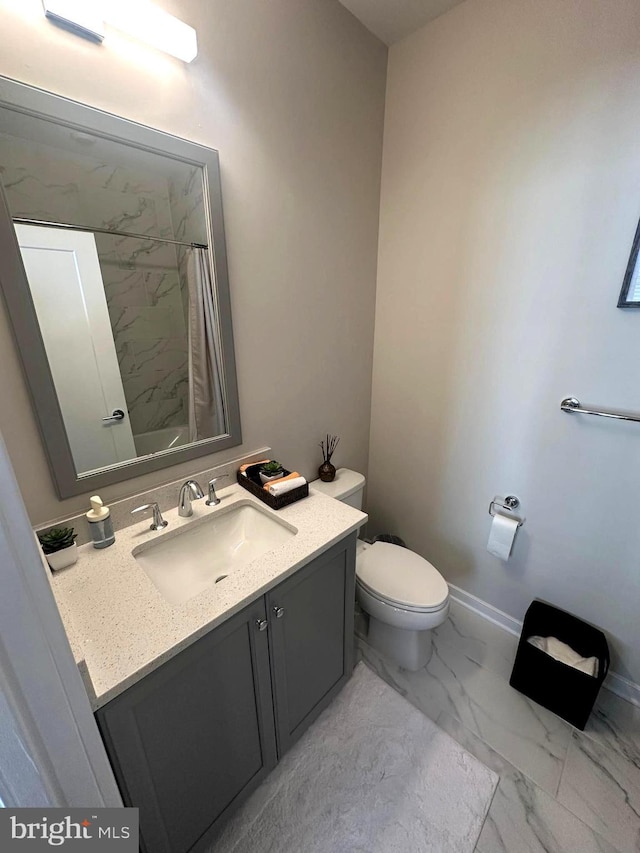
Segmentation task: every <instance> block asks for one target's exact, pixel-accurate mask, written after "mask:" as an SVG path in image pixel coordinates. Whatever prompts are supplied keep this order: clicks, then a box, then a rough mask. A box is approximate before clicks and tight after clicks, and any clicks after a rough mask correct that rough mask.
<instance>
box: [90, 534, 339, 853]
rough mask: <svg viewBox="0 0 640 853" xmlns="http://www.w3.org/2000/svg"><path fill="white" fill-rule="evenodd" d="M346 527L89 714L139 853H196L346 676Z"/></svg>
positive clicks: (326, 702)
mask: <svg viewBox="0 0 640 853" xmlns="http://www.w3.org/2000/svg"><path fill="white" fill-rule="evenodd" d="M354 583H355V534H354V535H352V536H349V537H347V538H345V539H343V540H342V541H341V542H339V543H338V544H337V545H334V546H333V547H332V548H331V549H329V550H328V551H327V552H325V553H324V554H322V555H320V556H319V557H317V558H316V559H315V560H313V561H312V562H311V563H309V565H307V566H305V567H303V568H302V569H300V570H299V571H297V572H296V573H295V574H293V575H292V576H291V577H289V578H287V580H285V581H283V582H282V583H281V584H279V585H278V586H277V587H275V588H274V589H273V590H272V591H270V592H269V593H268V594H267V595H266V596H263V597H261V598H259V599H258V600H257V601H256V602H254V603H253V604H251V605H249V606H248V607H246V608H245V609H244V610H242V611H241V612H240V613H237V614H236V615H235V616H232V617H231V618H230V619H228V620H227V621H226V622H224V623H223V624H222V625H220V626H219V627H218V628H214V629H213V630H211V631H210V632H209V633H208V634H205V635H204V636H203V637H202V638H201V639H199V640H197V641H196V642H195V643H193V645H191V646H189V647H188V648H186V649H185V650H184V651H182V652H180V653H179V654H178V655H176V656H175V657H174V658H172V659H171V660H169V661H167V662H166V663H165V664H163V665H162V666H160V667H159V668H158V669H156V670H154V671H153V672H151V673H150V674H149V675H147V676H146V677H144V678H143V679H141V680H140V681H139V682H137V683H136V684H134V685H133V686H132V687H130V688H129V689H128V690H126V691H125V692H124V693H122V694H121V695H120V696H117V697H116V698H115V699H113V700H112V701H111V702H109V703H108V704H107V705H105V706H104V707H103V708H101V709H99V710H98V711H97V712H96V717H97V720H98V725H99V726H100V730H101V732H102V736H103V739H104V742H105V745H106V747H107V752H108V753H109V757H110V759H111V763H112V765H113V768H114V772H115V774H116V778H117V780H118V784H119V786H120V790H121V792H122V796H123V799H124V801H125V804H126V805H132V806H137V807H139V808H140V830H141V848H142V850H144V851H146V853H187V851H193V853H195V851H200V850H204V849H206V847H207V845H208V843H209V842H210V840H211V839H212V838H213V837H214V836H215V834H216V832H217V831H218V829H219V828H220V827H221V826H222V824H223V823H224V822H225V820H226V818H227V817H228V816H229V815H230V814H231V813H232V812H233V811H234V810H235V808H237V806H238V805H239V804H240V802H242V800H243V799H244V798H245V797H246V796H247V795H248V794H249V793H250V792H251V791H252V790H253V789H254V788H255V787H257V785H258V784H259V783H260V782H261V781H262V779H263V778H264V777H265V776H266V775H267V774H268V773H269V771H270V770H271V769H272V768H273V767H274V766H275V764H276V763H277V760H278V758H279V757H280V756H282V755H283V754H284V752H285V751H286V750H287V749H288V748H289V746H291V744H292V743H293V742H294V741H295V740H297V738H298V737H300V735H301V734H302V732H303V731H304V730H305V729H306V728H307V726H308V725H309V724H310V723H311V722H312V721H313V720H314V719H315V718H316V717H317V716H318V714H319V713H320V712H321V711H322V710H323V708H325V707H326V706H327V705H328V704H329V703H330V702H331V700H332V699H333V697H334V696H335V695H336V693H338V691H339V690H340V688H341V687H342V685H343V684H344V683H345V682H346V681H347V680H348V679H349V677H350V676H351V672H352V669H353V601H354Z"/></svg>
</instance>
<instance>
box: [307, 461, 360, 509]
mask: <svg viewBox="0 0 640 853" xmlns="http://www.w3.org/2000/svg"><path fill="white" fill-rule="evenodd" d="M364 484H365V477H364V474H359V473H358V472H357V471H352V470H351V469H350V468H338V470H337V471H336V478H335V480H333V482H331V483H323V482H322V480H313V481H312V482H311V483H310V486H311V488H312V489H316V490H317V491H318V492H322V493H323V494H325V495H328V496H329V497H330V498H335V499H336V500H338V501H342V502H343V503H345V504H349V506H352V507H355V509H360V510H361V509H362V494H363V492H364Z"/></svg>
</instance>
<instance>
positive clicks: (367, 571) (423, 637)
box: [311, 468, 449, 671]
mask: <svg viewBox="0 0 640 853" xmlns="http://www.w3.org/2000/svg"><path fill="white" fill-rule="evenodd" d="M364 483H365V478H364V476H363V475H362V474H358V473H357V472H355V471H350V470H349V469H348V468H340V469H338V471H337V472H336V478H335V480H334V481H333V482H331V483H322V482H321V481H320V480H315V481H314V482H312V483H311V487H312V488H313V489H316V490H317V491H321V492H323V493H324V494H328V495H330V496H331V497H334V498H336V499H337V500H342V501H344V502H345V503H348V504H349V505H350V506H354V507H356V508H357V509H361V508H362V493H363V490H364ZM356 598H357V600H358V602H359V604H360V606H361V607H362V609H363V610H364V611H365V613H367V614H368V615H369V633H368V636H367V642H368V643H369V644H370V645H371V646H372V647H373V648H374V649H376V650H377V651H379V652H381V653H382V654H383V655H384V656H385V657H387V658H389V659H390V660H392V661H394V662H395V663H397V664H398V665H399V666H401V667H403V668H404V669H408V670H412V671H415V670H418V669H421V668H422V667H423V666H425V665H426V664H427V662H428V660H429V656H430V654H431V631H432V629H433V628H437V626H438V625H441V624H442V623H443V622H444V621H445V620H446V618H447V615H448V613H449V587H448V586H447V582H446V581H445V579H444V578H443V577H442V575H441V574H440V572H439V571H438V570H437V569H436V568H435V566H432V565H431V563H429V562H428V561H427V560H425V559H424V558H423V557H421V556H420V555H419V554H416V553H415V552H414V551H410V550H409V549H408V548H403V547H401V546H400V545H392V544H390V543H388V542H374V543H373V544H369V543H366V542H362V541H360V540H359V541H358V546H357V551H356Z"/></svg>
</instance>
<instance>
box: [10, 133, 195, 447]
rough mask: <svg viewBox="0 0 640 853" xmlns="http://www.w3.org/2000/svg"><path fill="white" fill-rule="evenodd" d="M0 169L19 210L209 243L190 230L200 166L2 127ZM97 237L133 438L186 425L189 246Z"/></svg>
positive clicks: (13, 208) (27, 214) (14, 210)
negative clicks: (69, 145) (82, 146)
mask: <svg viewBox="0 0 640 853" xmlns="http://www.w3.org/2000/svg"><path fill="white" fill-rule="evenodd" d="M0 168H2V181H3V185H4V188H5V192H6V194H7V200H8V203H9V207H10V209H11V213H12V215H13V216H22V217H28V218H33V219H42V220H49V221H56V222H66V223H71V224H76V225H82V226H87V227H100V228H109V229H115V230H120V231H128V232H134V233H139V234H149V235H153V236H160V237H168V238H171V239H174V238H175V239H183V238H184V239H188V240H196V239H197V240H201V241H202V242H206V234H203V235H202V237H200V236H199V235H196V236H192V235H191V234H190V233H189V232H190V231H192V230H193V229H194V227H195V217H196V216H198V217H199V221H200V222H201V223H203V226H202V227H203V228H205V226H204V222H205V220H204V215H203V203H202V188H201V186H200V187H199V193H195V194H193V195H189V192H190V189H191V188H192V185H195V184H197V181H198V178H199V175H198V170H189V174H188V178H187V179H186V180H183V181H182V182H179V181H177V180H176V179H175V178H172V177H169V178H168V177H165V176H163V175H160V174H154V173H151V172H144V171H143V170H141V169H140V168H139V167H138V166H137V165H136V166H135V168H127V167H125V166H122V165H117V166H116V165H113V164H109V163H106V162H100V161H99V160H97V159H94V158H93V157H91V156H90V155H88V154H87V155H81V154H79V153H77V152H74V153H71V152H67V151H64V150H61V149H57V148H55V147H53V146H50V145H40V144H36V143H31V142H26V141H25V140H23V139H16V138H14V137H11V136H7V135H1V134H0ZM95 237H96V245H97V248H98V255H99V258H100V265H101V269H102V277H103V282H104V287H105V293H106V298H107V304H108V308H109V314H110V318H111V325H112V328H113V335H114V340H115V344H116V351H117V355H118V361H119V363H120V371H121V374H122V380H123V386H124V392H125V397H126V400H127V406H128V409H129V416H130V421H131V428H132V430H133V433H134V438H135V437H136V436H137V435H140V434H144V433H148V432H151V431H155V430H158V429H162V428H175V427H180V426H186V424H187V422H188V403H187V394H188V353H187V327H186V316H187V313H186V308H187V300H188V288H187V286H186V279H185V276H184V267H185V264H184V258H185V256H186V255H187V254H188V250H187V251H185V250H180V256H179V255H178V251H177V248H178V247H175V246H171V245H166V244H163V243H158V242H154V241H153V240H146V239H145V240H140V239H134V238H128V237H124V238H123V237H115V236H110V235H101V234H96V235H95ZM158 449H159V448H158Z"/></svg>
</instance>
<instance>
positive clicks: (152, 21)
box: [42, 0, 198, 62]
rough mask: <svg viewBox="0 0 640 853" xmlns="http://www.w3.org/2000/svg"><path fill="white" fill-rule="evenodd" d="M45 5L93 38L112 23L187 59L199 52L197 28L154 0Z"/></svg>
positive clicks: (50, 1)
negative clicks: (157, 4) (164, 8)
mask: <svg viewBox="0 0 640 853" xmlns="http://www.w3.org/2000/svg"><path fill="white" fill-rule="evenodd" d="M42 4H43V6H44V10H45V14H46V16H47V17H48V18H51V19H52V20H53V21H55V22H56V23H58V24H61V25H62V26H64V27H67V28H68V29H70V30H72V31H73V32H76V33H78V34H79V35H83V36H85V37H87V38H90V39H92V40H93V41H98V42H101V41H103V40H104V38H105V31H104V25H105V24H108V25H109V26H111V27H114V28H115V29H118V30H121V31H122V32H123V33H126V34H127V35H129V36H133V37H134V38H137V39H139V40H140V41H143V42H146V44H149V45H151V46H152V47H155V48H157V49H158V50H162V51H164V52H165V53H169V54H171V56H175V57H176V58H177V59H182V60H183V62H192V61H193V60H194V59H195V58H196V56H197V55H198V39H197V36H196V31H195V30H194V29H193V27H190V26H189V25H188V24H185V23H184V22H183V21H180V20H178V18H174V16H173V15H170V14H169V13H168V12H165V11H163V10H162V9H159V8H158V6H156V5H155V4H154V3H151V2H150V0H42Z"/></svg>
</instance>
